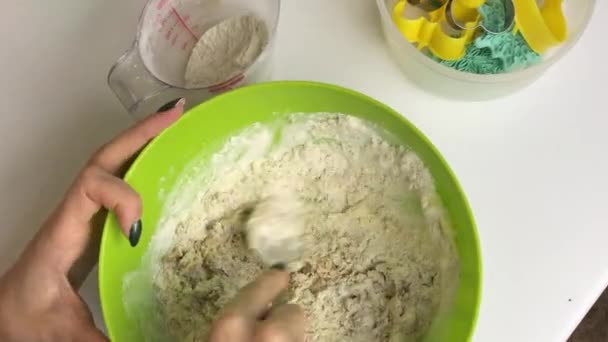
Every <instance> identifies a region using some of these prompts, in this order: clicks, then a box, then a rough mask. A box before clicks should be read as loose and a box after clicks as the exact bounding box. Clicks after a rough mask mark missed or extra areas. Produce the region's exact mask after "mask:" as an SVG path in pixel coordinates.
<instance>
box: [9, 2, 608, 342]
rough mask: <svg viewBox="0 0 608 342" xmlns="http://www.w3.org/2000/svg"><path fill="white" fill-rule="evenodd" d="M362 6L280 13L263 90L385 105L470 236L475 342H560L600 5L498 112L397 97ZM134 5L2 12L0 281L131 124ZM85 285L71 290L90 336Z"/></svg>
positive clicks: (603, 275) (593, 100)
mask: <svg viewBox="0 0 608 342" xmlns="http://www.w3.org/2000/svg"><path fill="white" fill-rule="evenodd" d="M374 3H375V2H374V1H372V0H367V1H366V0H356V1H355V0H332V1H325V0H307V1H296V0H284V1H283V2H282V4H283V8H282V14H281V21H280V27H279V33H278V35H279V36H278V42H277V51H276V65H275V78H276V79H311V80H318V81H324V82H330V83H336V84H339V85H343V86H347V87H350V88H353V89H355V90H358V91H361V92H363V93H366V94H368V95H371V96H373V97H375V98H377V99H379V100H380V101H383V102H385V103H386V104H388V105H390V106H392V107H393V108H395V109H396V110H398V111H399V112H401V113H402V114H403V115H405V116H406V117H407V118H408V119H410V120H411V121H412V122H414V123H415V124H416V125H417V126H418V127H419V128H420V129H421V130H422V131H423V132H424V133H426V134H427V135H428V136H429V138H430V139H431V140H432V141H433V142H434V143H435V144H436V146H437V147H438V148H439V150H440V151H441V152H442V153H443V155H444V156H445V158H446V159H447V161H448V162H449V163H450V165H451V166H452V168H453V169H454V171H455V173H456V174H457V176H458V177H459V179H460V181H461V183H462V186H463V187H464V190H465V192H466V193H467V195H468V198H469V200H470V203H471V206H472V208H473V211H474V213H475V217H476V220H477V223H478V226H479V234H480V236H481V243H482V249H483V266H484V286H483V299H482V307H481V314H480V319H479V324H478V327H477V330H476V333H475V339H474V340H475V341H484V342H485V341H492V342H498V341H564V340H565V339H566V338H567V337H568V336H569V334H570V332H571V331H572V330H573V329H574V328H575V327H576V325H577V324H578V322H579V321H580V320H581V319H582V317H583V316H584V314H585V313H586V311H587V310H588V309H589V308H590V306H591V305H592V304H593V302H594V301H595V299H596V298H597V297H598V296H599V294H600V293H601V291H602V290H603V289H604V287H605V286H606V285H607V284H608V264H607V260H608V217H607V214H606V213H607V212H608V211H607V210H606V209H607V204H608V200H607V198H606V197H608V196H607V195H608V155H607V153H606V151H605V148H606V147H608V134H607V133H606V131H607V127H608V110H607V109H606V107H605V105H604V104H605V103H606V98H605V97H606V96H608V91H607V90H606V89H607V88H606V84H605V82H604V81H605V79H606V78H607V77H608V63H606V61H607V59H606V56H607V55H608V45H606V44H605V42H606V34H607V32H608V2H606V1H604V0H599V1H597V3H598V4H597V8H596V13H595V16H594V18H593V21H592V22H591V24H590V27H589V29H588V31H587V32H586V34H585V35H584V37H583V38H582V40H581V41H580V43H579V44H578V45H577V46H576V47H575V48H574V50H573V51H571V53H570V54H569V55H568V56H566V57H565V58H564V59H563V60H562V61H560V62H559V63H558V64H557V65H556V66H554V67H553V68H551V69H550V70H549V71H548V72H547V73H546V74H545V75H544V76H543V77H542V78H541V79H540V80H539V81H537V82H536V83H535V84H533V85H532V86H530V87H529V88H527V89H525V90H524V91H522V92H520V93H517V94H515V95H512V96H509V97H507V98H503V99H499V100H495V101H490V102H484V103H454V102H451V101H449V100H446V99H443V98H439V97H436V96H433V95H431V94H428V93H425V92H423V91H422V90H420V89H418V88H417V87H416V86H415V85H414V84H412V83H410V82H409V81H408V80H407V79H405V78H404V77H403V75H402V74H401V73H400V72H399V70H398V69H397V66H396V65H395V64H394V62H393V60H392V59H391V57H390V56H389V53H388V51H387V49H386V47H385V44H384V41H383V39H382V36H381V31H380V26H379V22H378V17H377V12H376V8H375V4H374ZM142 5H143V0H131V1H99V0H97V1H72V0H56V1H33V0H24V1H18V2H7V3H6V4H4V5H3V7H4V13H5V15H4V18H3V20H2V21H1V23H0V39H1V41H2V44H3V46H2V48H0V67H1V68H2V82H1V84H0V98H1V99H2V101H1V103H4V105H3V106H4V109H3V110H2V115H0V136H1V137H2V144H0V165H1V167H0V193H1V194H2V202H1V205H0V217H2V221H3V222H2V225H1V227H0V271H2V270H4V269H5V268H6V267H7V266H8V264H9V263H10V262H12V260H14V258H15V257H16V255H17V254H18V252H19V250H21V249H22V248H23V246H24V244H25V243H26V242H27V240H28V239H29V238H30V237H31V236H32V234H33V232H34V231H35V230H36V229H37V227H38V226H39V224H40V223H41V222H42V221H43V219H44V218H45V217H46V215H47V214H48V212H49V211H50V210H51V208H52V207H53V206H54V205H55V204H56V203H57V201H58V199H59V198H60V196H61V195H62V193H63V191H64V189H65V188H66V187H67V186H68V184H69V183H70V181H71V179H73V177H74V176H75V174H76V172H77V170H78V169H79V167H80V166H81V165H82V163H83V162H84V161H85V160H86V158H87V156H88V155H89V154H90V153H91V151H93V150H94V149H95V147H96V146H98V145H100V144H101V143H103V142H105V141H107V140H108V139H110V138H111V137H112V136H113V135H114V134H116V133H117V132H118V131H120V130H121V129H122V128H124V127H126V126H127V125H129V123H130V122H131V119H130V118H129V117H128V116H127V114H126V113H125V112H124V110H123V109H122V107H121V106H120V105H119V103H118V102H117V100H116V99H115V98H114V96H113V94H112V93H111V92H110V90H109V89H108V87H107V86H106V73H107V71H108V69H109V67H110V66H111V65H112V63H113V61H114V60H115V58H117V57H118V56H119V54H121V52H122V51H123V50H124V49H126V48H127V47H128V45H129V43H130V41H131V39H132V37H133V35H134V30H135V26H136V20H137V17H138V15H139V11H140V9H141V7H142ZM96 282H97V279H96V277H95V276H92V277H91V279H89V281H88V282H87V283H86V285H85V287H84V288H83V290H82V292H83V296H84V298H85V299H86V300H87V302H88V303H90V305H91V307H92V309H93V311H94V312H95V316H96V318H97V320H98V322H99V323H100V324H102V323H101V320H100V313H99V302H98V295H97V286H96Z"/></svg>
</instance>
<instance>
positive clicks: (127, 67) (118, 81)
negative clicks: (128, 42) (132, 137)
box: [108, 43, 169, 114]
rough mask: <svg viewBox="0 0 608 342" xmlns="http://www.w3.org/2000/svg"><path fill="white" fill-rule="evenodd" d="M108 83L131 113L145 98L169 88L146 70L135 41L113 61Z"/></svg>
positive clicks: (135, 110)
mask: <svg viewBox="0 0 608 342" xmlns="http://www.w3.org/2000/svg"><path fill="white" fill-rule="evenodd" d="M108 85H109V86H110V89H112V92H113V93H114V95H116V97H117V98H118V100H120V102H121V103H122V105H123V106H124V107H125V108H126V109H127V110H128V111H129V113H131V114H133V113H135V112H137V110H138V109H139V107H140V106H141V104H142V103H143V102H144V101H145V100H146V99H148V98H150V97H153V96H155V95H157V94H158V93H160V92H162V91H164V90H166V89H167V88H169V86H168V85H167V84H165V83H163V82H161V81H159V80H158V79H157V78H156V77H154V75H152V73H150V72H149V71H148V68H146V66H145V65H144V62H143V60H142V59H141V55H140V54H139V48H138V46H137V43H134V44H133V46H132V47H131V49H129V50H128V51H127V52H125V53H124V54H123V55H122V56H120V58H118V60H117V61H116V63H114V65H113V66H112V68H111V69H110V72H109V73H108Z"/></svg>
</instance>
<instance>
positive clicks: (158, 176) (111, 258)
mask: <svg viewBox="0 0 608 342" xmlns="http://www.w3.org/2000/svg"><path fill="white" fill-rule="evenodd" d="M294 112H311V113H314V112H339V113H347V114H351V115H354V116H358V117H361V118H363V119H366V120H369V121H371V122H374V123H376V124H377V125H379V126H381V127H384V128H385V129H386V130H388V131H389V132H392V133H393V134H394V135H395V136H396V137H397V138H398V139H400V140H401V141H402V142H403V144H406V145H408V146H410V147H411V148H412V149H414V150H415V151H416V152H417V153H418V155H419V156H420V157H421V158H422V160H424V162H425V163H426V165H427V167H428V168H429V169H430V171H431V173H432V174H433V176H434V178H435V185H436V188H437V191H438V193H439V195H440V197H441V198H442V200H443V203H444V205H445V207H446V209H447V211H448V213H449V217H450V219H451V222H452V225H453V229H454V231H455V234H454V236H455V240H456V246H457V250H458V254H459V257H460V279H459V281H460V282H459V285H458V289H457V293H456V297H455V299H454V302H453V304H452V306H451V307H450V308H449V310H448V311H447V312H446V313H445V314H442V315H441V316H440V317H438V319H437V320H435V322H434V323H433V325H432V327H431V329H430V331H429V332H428V334H427V336H426V337H425V339H424V340H425V341H441V342H445V341H450V342H459V341H468V340H470V338H471V335H472V333H473V330H474V327H475V322H476V318H477V312H478V309H479V301H480V292H481V259H480V250H479V242H478V237H477V231H476V228H475V223H474V220H473V215H472V214H471V211H470V209H469V206H468V204H467V200H466V198H465V196H464V194H463V192H462V190H461V188H460V186H459V184H458V181H457V180H456V177H455V176H454V174H453V173H452V171H451V170H450V168H449V167H448V165H447V163H446V162H445V160H443V158H442V157H441V155H440V154H439V152H437V150H436V149H435V147H433V145H432V144H431V143H430V142H429V140H428V139H427V138H426V137H425V136H424V135H423V134H422V133H421V132H420V131H418V129H416V127H414V125H412V124H411V123H410V122H408V121H407V120H405V119H404V118H403V117H402V116H401V115H399V114H398V113H397V112H395V111H394V110H392V109H390V108H389V107H387V106H385V105H383V104H382V103H379V102H378V101H375V100H373V99H371V98H369V97H367V96H365V95H362V94H359V93H357V92H354V91H351V90H347V89H344V88H340V87H336V86H332V85H327V84H320V83H312V82H271V83H265V84H258V85H253V86H249V87H245V88H241V89H238V90H235V91H231V92H229V93H227V94H224V95H221V96H218V97H216V98H214V99H212V100H209V101H207V102H205V103H203V104H201V105H199V106H197V107H196V108H194V109H192V110H190V111H189V112H188V113H187V114H186V115H185V116H184V117H183V118H181V119H180V120H179V121H178V122H177V123H176V124H174V125H173V126H172V127H171V128H169V129H167V130H166V131H165V132H163V133H162V134H161V135H160V136H159V137H157V138H156V139H155V140H154V141H152V142H151V143H150V144H149V145H148V146H147V147H146V148H145V149H144V151H143V152H142V153H141V154H140V155H139V157H138V158H137V160H136V161H135V162H134V163H133V165H132V166H131V169H130V170H129V171H128V172H127V175H126V176H125V179H126V181H127V182H128V183H129V184H130V185H131V186H133V188H135V190H137V191H138V192H139V194H140V195H141V198H142V199H143V207H144V210H143V217H142V221H143V222H144V230H143V234H142V237H141V240H140V242H139V244H138V245H137V247H136V248H132V247H131V246H130V245H129V242H128V241H127V239H126V238H125V236H124V235H123V234H122V233H121V232H120V230H119V228H118V224H117V222H116V218H115V217H113V215H110V216H108V219H107V220H106V224H105V227H104V232H103V238H102V242H101V252H100V255H99V289H100V292H101V305H102V309H103V316H104V319H105V323H106V327H107V330H108V333H109V335H110V338H111V340H112V341H114V342H123V341H129V342H136V341H143V334H142V332H141V331H140V330H139V329H140V328H139V327H138V326H137V323H136V322H135V321H132V320H130V319H129V317H128V315H127V314H126V312H125V307H124V304H123V288H122V283H123V278H124V276H125V274H127V273H129V272H132V271H134V270H136V269H137V268H138V267H139V266H140V264H141V262H142V257H143V255H144V253H145V251H146V250H147V247H148V244H149V243H150V240H151V237H152V235H153V234H154V231H155V229H156V225H157V222H158V220H159V218H160V214H161V211H162V208H163V206H164V204H165V203H164V200H165V198H166V197H163V196H159V195H158V193H159V189H160V188H161V186H162V188H165V189H171V188H172V187H173V186H174V185H175V184H176V182H177V180H178V178H179V177H180V174H181V173H182V171H183V170H184V168H185V167H186V165H187V164H188V163H189V162H190V161H191V160H193V158H195V157H197V158H209V157H210V156H211V154H212V153H213V152H214V151H213V149H210V148H209V146H212V147H214V146H217V148H219V147H221V142H223V141H225V139H226V138H227V137H229V136H231V135H233V134H234V133H236V132H238V131H239V130H242V129H243V128H245V127H246V126H248V125H251V124H253V123H255V122H266V121H271V120H275V119H276V117H277V115H287V114H289V113H294ZM205 147H207V148H205ZM201 151H203V152H201ZM201 153H203V155H202V156H201Z"/></svg>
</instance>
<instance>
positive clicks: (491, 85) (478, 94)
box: [376, 0, 595, 101]
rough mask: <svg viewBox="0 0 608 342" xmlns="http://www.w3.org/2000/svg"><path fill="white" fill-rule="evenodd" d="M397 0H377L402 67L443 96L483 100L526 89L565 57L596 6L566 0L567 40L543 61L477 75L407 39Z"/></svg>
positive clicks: (587, 1) (590, 0) (592, 1)
mask: <svg viewBox="0 0 608 342" xmlns="http://www.w3.org/2000/svg"><path fill="white" fill-rule="evenodd" d="M397 1H398V0H376V3H377V5H378V10H379V11H380V19H381V22H382V28H383V31H384V35H385V37H386V41H387V43H388V46H389V48H390V50H391V52H392V54H393V56H394V58H395V60H396V61H397V63H398V64H399V66H400V67H401V69H402V70H403V72H404V73H405V74H406V75H407V76H408V77H409V78H411V79H412V80H413V81H414V82H415V83H416V84H418V85H419V86H420V87H422V88H424V89H425V90H427V91H429V92H431V93H435V94H438V95H441V96H445V97H449V98H454V99H458V100H464V101H483V100H489V99H493V98H497V97H501V96H505V95H508V94H510V93H513V92H516V91H518V90H520V89H523V88H525V87H526V86H528V85H529V84H531V83H532V82H534V81H535V80H536V79H538V78H539V77H540V76H541V75H542V74H543V73H544V72H545V70H547V69H548V68H549V67H550V66H552V65H553V64H554V63H555V62H557V61H558V60H559V59H560V58H562V57H563V56H564V55H565V54H566V53H567V52H568V51H570V49H571V48H572V47H573V46H574V45H575V44H576V42H577V41H578V40H579V38H580V37H581V35H582V34H583V31H584V30H585V28H586V27H587V24H588V23H589V21H590V19H591V15H592V13H593V9H594V7H595V0H564V4H563V6H564V7H563V9H564V13H565V15H566V20H567V24H568V39H567V41H566V42H564V43H563V44H561V45H559V46H557V47H555V48H554V49H552V50H551V51H550V52H548V53H546V54H544V55H543V56H542V58H543V61H542V62H541V63H539V64H536V65H533V66H531V67H529V68H527V69H525V70H519V71H515V72H511V73H505V74H495V75H478V74H472V73H466V72H462V71H458V70H455V69H452V68H450V67H448V66H445V65H442V64H439V63H437V62H435V61H434V60H432V59H431V58H429V57H428V56H426V55H425V54H423V53H421V52H420V51H418V50H417V49H416V47H415V46H414V45H413V44H411V43H410V42H408V41H407V40H405V38H404V37H403V36H402V35H401V33H400V32H399V30H398V29H397V27H396V26H395V25H394V24H393V21H392V18H391V11H392V9H393V7H394V5H395V3H397Z"/></svg>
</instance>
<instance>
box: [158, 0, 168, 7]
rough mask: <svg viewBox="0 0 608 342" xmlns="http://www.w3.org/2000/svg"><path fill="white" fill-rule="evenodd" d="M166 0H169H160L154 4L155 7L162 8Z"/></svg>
mask: <svg viewBox="0 0 608 342" xmlns="http://www.w3.org/2000/svg"><path fill="white" fill-rule="evenodd" d="M168 1H169V0H160V1H159V2H158V4H156V9H162V8H163V7H165V5H166V4H167V2H168Z"/></svg>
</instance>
